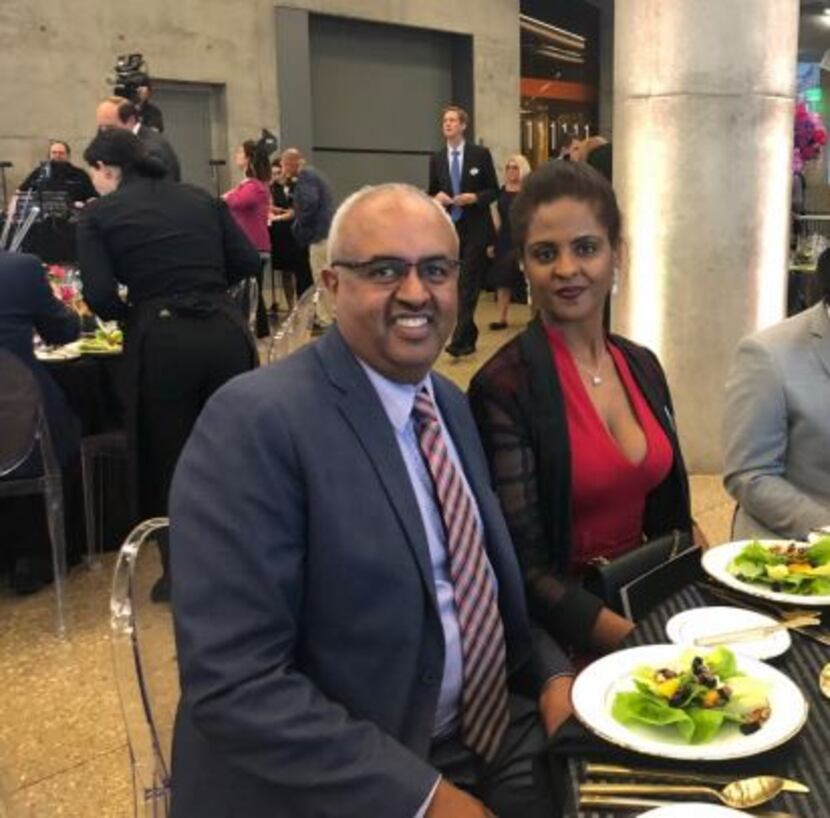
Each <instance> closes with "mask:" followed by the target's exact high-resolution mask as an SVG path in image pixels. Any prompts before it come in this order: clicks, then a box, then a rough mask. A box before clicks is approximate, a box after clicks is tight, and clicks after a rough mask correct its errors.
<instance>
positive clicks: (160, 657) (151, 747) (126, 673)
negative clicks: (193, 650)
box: [110, 517, 179, 818]
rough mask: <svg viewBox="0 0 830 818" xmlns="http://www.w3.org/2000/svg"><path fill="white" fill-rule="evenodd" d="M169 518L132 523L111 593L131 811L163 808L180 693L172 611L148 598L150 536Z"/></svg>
mask: <svg viewBox="0 0 830 818" xmlns="http://www.w3.org/2000/svg"><path fill="white" fill-rule="evenodd" d="M167 526H168V520H167V518H165V517H158V518H154V519H150V520H145V521H144V522H142V523H139V525H137V526H136V527H135V528H134V529H133V530H132V531H131V532H130V534H129V535H128V536H127V539H126V540H125V541H124V543H123V545H122V546H121V551H120V553H119V555H118V562H117V564H116V566H115V575H114V577H113V583H112V595H111V598H110V626H111V632H112V648H113V657H114V661H115V677H116V683H117V686H118V693H119V697H120V699H121V710H122V713H123V716H124V722H125V725H126V728H127V743H128V746H129V751H130V763H131V765H132V773H133V792H134V804H135V806H134V815H135V816H136V818H139V817H140V818H166V816H167V815H169V812H170V754H171V745H172V737H173V725H174V722H175V714H176V706H177V703H178V700H179V675H178V665H177V661H176V645H175V640H174V636H173V617H172V613H171V611H170V607H169V606H168V605H159V604H155V603H153V602H151V601H150V589H151V588H152V586H153V583H154V582H155V581H156V579H158V577H159V576H160V575H161V557H160V555H159V551H158V548H157V547H156V543H155V542H154V540H155V538H156V537H157V536H158V534H159V532H161V531H166V529H167Z"/></svg>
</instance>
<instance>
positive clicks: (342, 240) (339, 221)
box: [327, 182, 458, 263]
mask: <svg viewBox="0 0 830 818" xmlns="http://www.w3.org/2000/svg"><path fill="white" fill-rule="evenodd" d="M377 200H380V201H381V203H382V204H383V205H384V208H386V207H395V206H396V205H397V206H400V204H401V203H414V204H420V205H421V206H423V207H424V213H425V214H426V215H427V216H431V215H433V212H434V213H437V214H438V216H440V220H439V221H438V222H433V226H434V228H435V229H437V230H439V231H440V230H441V229H442V228H446V229H447V230H448V232H449V236H450V239H451V241H452V242H454V244H455V246H456V251H457V247H458V234H457V233H456V231H455V228H454V227H453V223H452V221H451V220H450V217H449V216H448V215H447V211H446V210H445V209H444V208H443V207H441V206H440V205H438V204H437V203H436V202H435V200H434V199H432V198H431V197H429V196H427V195H426V193H424V192H423V190H421V189H420V188H417V187H414V186H413V185H406V184H402V183H398V182H393V183H388V184H383V185H367V186H366V187H363V188H361V189H360V190H358V191H356V192H355V193H352V195H351V196H349V197H348V198H346V199H344V200H343V202H342V203H341V205H340V207H338V208H337V212H336V213H335V214H334V218H333V219H332V222H331V228H330V229H329V238H328V254H327V258H328V261H329V263H331V261H332V259H337V258H342V257H343V254H344V252H345V251H346V250H347V249H348V244H349V233H350V232H351V231H350V226H349V225H350V222H352V220H353V219H360V218H362V215H361V210H362V209H363V208H365V207H366V206H367V205H369V204H372V203H375V202H376V201H377ZM429 221H432V220H431V219H430V220H429Z"/></svg>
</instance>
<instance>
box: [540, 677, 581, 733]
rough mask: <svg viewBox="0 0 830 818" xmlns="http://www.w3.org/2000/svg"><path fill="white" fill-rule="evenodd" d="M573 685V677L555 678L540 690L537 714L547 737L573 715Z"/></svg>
mask: <svg viewBox="0 0 830 818" xmlns="http://www.w3.org/2000/svg"><path fill="white" fill-rule="evenodd" d="M573 683H574V678H573V676H557V677H556V678H555V679H552V680H551V681H549V682H548V683H547V684H546V685H545V687H544V688H543V689H542V695H541V696H539V714H540V715H541V717H542V724H543V725H544V727H545V732H546V733H547V734H548V736H552V735H553V734H554V733H555V732H556V731H557V730H558V729H559V728H560V727H561V726H562V725H563V724H564V723H565V722H566V721H567V720H568V718H570V716H571V714H572V713H573V706H572V705H571V687H572V686H573Z"/></svg>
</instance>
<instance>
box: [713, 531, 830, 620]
mask: <svg viewBox="0 0 830 818" xmlns="http://www.w3.org/2000/svg"><path fill="white" fill-rule="evenodd" d="M751 542H753V540H737V541H736V542H727V543H724V544H723V545H716V546H713V547H712V548H709V549H707V550H706V551H704V552H703V559H702V560H701V562H702V564H703V570H704V571H706V573H707V574H709V576H710V577H713V578H714V579H716V580H717V581H718V582H722V583H723V584H724V585H728V586H729V587H730V588H734V589H735V590H736V591H741V592H742V593H744V594H749V595H750V596H757V597H759V598H761V599H770V600H772V601H773V602H786V603H787V604H789V605H799V606H804V605H807V606H816V607H821V606H823V605H830V596H828V595H826V594H824V595H822V596H816V595H807V594H785V593H781V592H780V591H773V590H772V588H771V587H770V586H769V585H762V584H761V583H755V582H745V581H744V580H742V579H738V577H736V576H735V575H734V574H731V573H729V563H730V562H732V560H733V559H735V557H737V556H738V554H740V553H741V551H743V550H744V548H746V546H747V545H749V544H750V543H751ZM757 542H759V543H761V545H763V546H766V547H768V548H769V547H770V546H773V545H789V544H790V543H792V542H795V543H796V544H797V545H803V546H805V547H806V546H807V543H799V542H798V541H796V540H757Z"/></svg>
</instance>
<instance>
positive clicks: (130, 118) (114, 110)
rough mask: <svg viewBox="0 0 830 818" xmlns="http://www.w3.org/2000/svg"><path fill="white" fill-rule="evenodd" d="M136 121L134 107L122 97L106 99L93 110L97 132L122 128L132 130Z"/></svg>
mask: <svg viewBox="0 0 830 818" xmlns="http://www.w3.org/2000/svg"><path fill="white" fill-rule="evenodd" d="M137 121H138V118H137V113H136V110H135V105H133V103H132V102H130V101H129V100H128V99H125V98H124V97H107V98H106V99H105V100H103V101H101V102H99V103H98V107H97V108H96V109H95V123H96V125H97V126H98V129H99V130H107V129H109V128H123V129H125V130H132V129H133V128H134V127H135V124H136V122H137Z"/></svg>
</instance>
